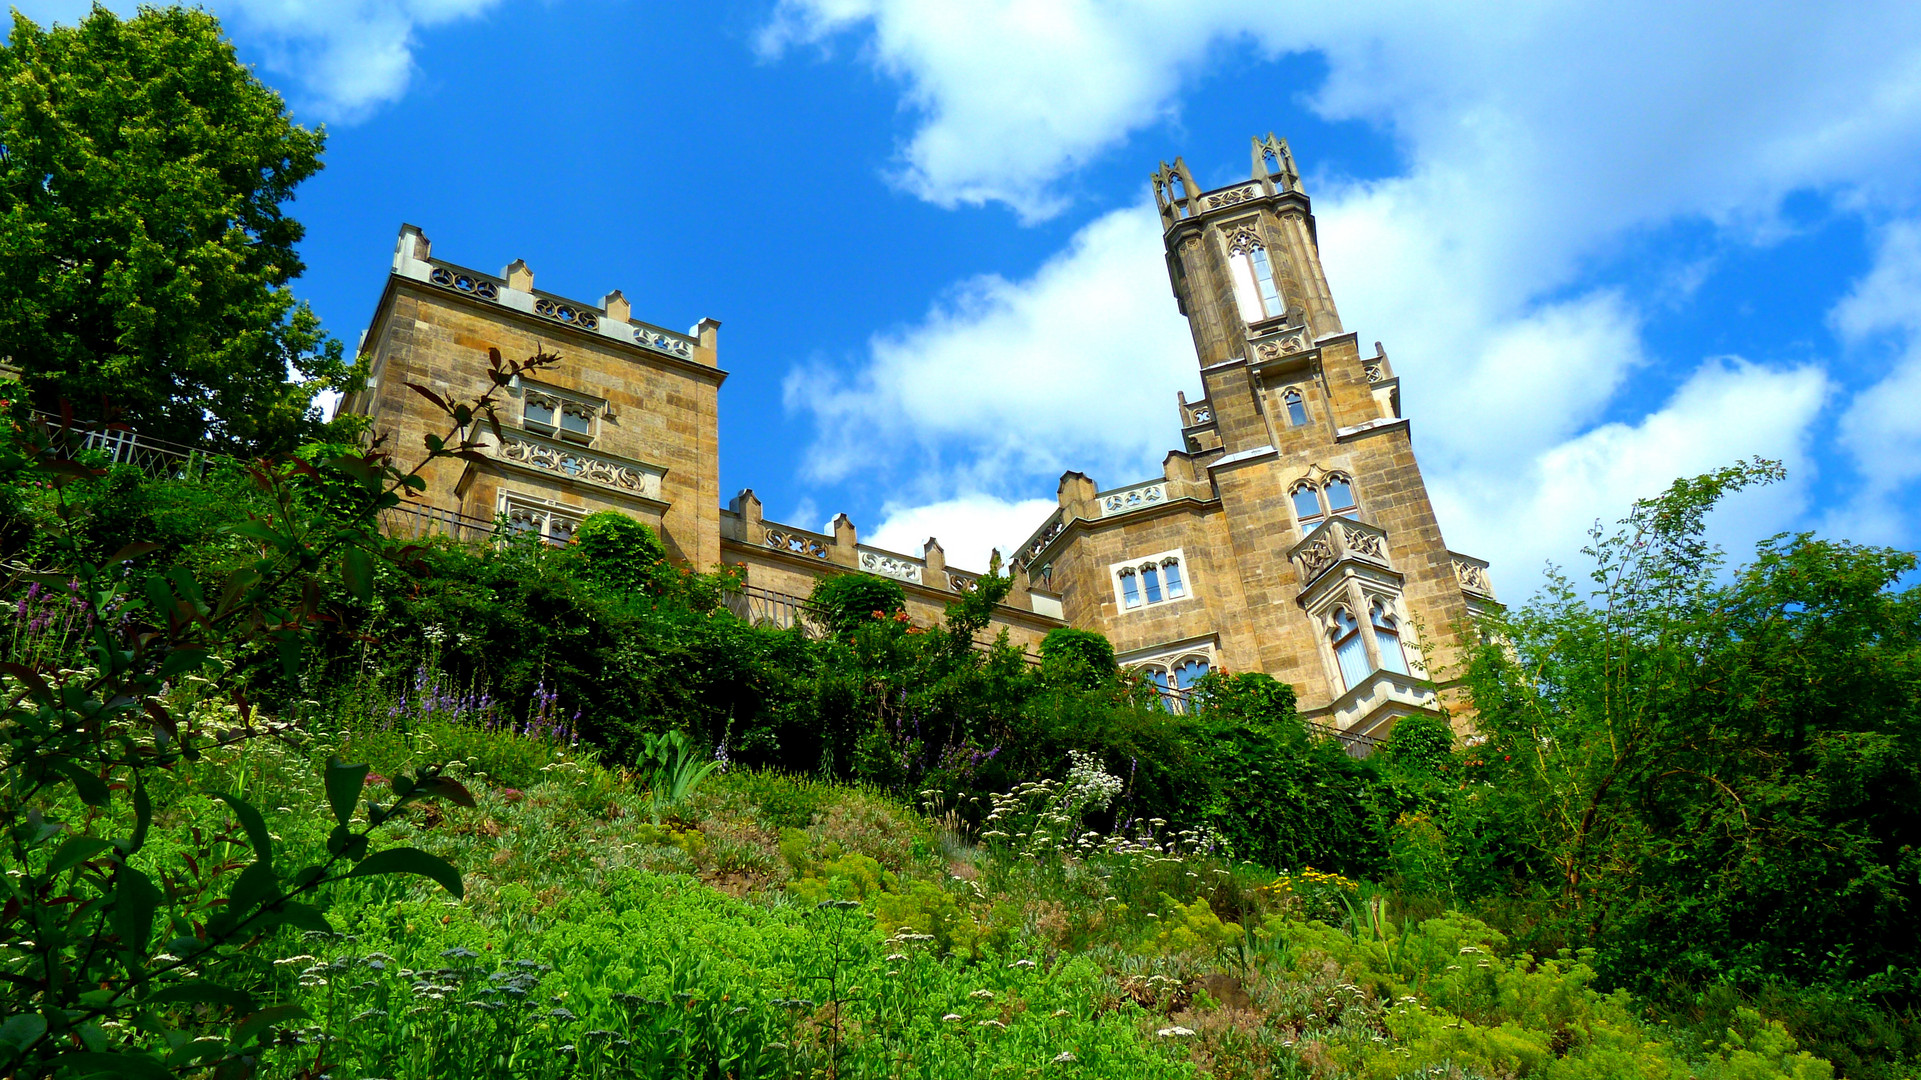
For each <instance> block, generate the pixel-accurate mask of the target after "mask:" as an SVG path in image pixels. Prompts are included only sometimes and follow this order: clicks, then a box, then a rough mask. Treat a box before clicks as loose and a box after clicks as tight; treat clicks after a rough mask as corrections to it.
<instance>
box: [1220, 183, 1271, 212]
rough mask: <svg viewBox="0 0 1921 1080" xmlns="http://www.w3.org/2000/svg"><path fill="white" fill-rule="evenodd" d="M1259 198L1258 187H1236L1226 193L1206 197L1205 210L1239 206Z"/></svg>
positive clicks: (1254, 185)
mask: <svg viewBox="0 0 1921 1080" xmlns="http://www.w3.org/2000/svg"><path fill="white" fill-rule="evenodd" d="M1260 197H1261V187H1260V185H1259V184H1249V185H1247V186H1246V187H1237V188H1233V189H1231V190H1228V191H1223V192H1219V193H1218V194H1214V195H1209V196H1208V197H1207V208H1208V209H1209V210H1219V209H1220V208H1221V207H1223V206H1239V205H1240V204H1242V203H1244V202H1251V201H1253V200H1255V199H1258V198H1260Z"/></svg>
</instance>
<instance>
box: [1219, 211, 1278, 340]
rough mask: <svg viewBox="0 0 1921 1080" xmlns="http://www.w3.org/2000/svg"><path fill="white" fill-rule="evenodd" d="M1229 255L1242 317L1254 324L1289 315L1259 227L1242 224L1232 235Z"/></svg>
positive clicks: (1235, 294) (1229, 236)
mask: <svg viewBox="0 0 1921 1080" xmlns="http://www.w3.org/2000/svg"><path fill="white" fill-rule="evenodd" d="M1227 258H1228V262H1229V263H1230V264H1231V265H1232V266H1233V269H1234V298H1235V300H1236V301H1237V302H1238V303H1239V304H1240V308H1241V318H1243V319H1246V320H1247V321H1248V322H1251V323H1252V322H1260V321H1262V320H1264V319H1272V318H1274V317H1276V316H1279V315H1285V314H1287V304H1286V303H1285V302H1284V301H1283V300H1282V299H1281V292H1280V289H1279V288H1278V287H1277V286H1276V285H1275V284H1274V265H1273V263H1272V262H1270V261H1269V259H1268V254H1267V244H1266V243H1265V242H1264V241H1262V240H1261V233H1260V228H1259V226H1256V225H1254V224H1252V223H1250V224H1247V225H1242V226H1241V227H1240V228H1238V229H1235V230H1234V231H1233V232H1232V233H1230V234H1228V238H1227Z"/></svg>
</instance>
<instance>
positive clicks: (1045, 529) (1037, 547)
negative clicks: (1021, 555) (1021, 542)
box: [1023, 510, 1067, 559]
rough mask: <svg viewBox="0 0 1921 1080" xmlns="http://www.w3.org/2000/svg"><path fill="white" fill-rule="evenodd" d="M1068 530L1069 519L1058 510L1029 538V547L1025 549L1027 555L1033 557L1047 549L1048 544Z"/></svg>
mask: <svg viewBox="0 0 1921 1080" xmlns="http://www.w3.org/2000/svg"><path fill="white" fill-rule="evenodd" d="M1066 531H1067V521H1066V520H1065V519H1064V518H1062V517H1061V512H1060V511H1059V510H1056V511H1054V513H1053V516H1051V517H1049V518H1048V519H1047V524H1045V525H1042V526H1041V527H1040V530H1039V531H1037V532H1036V533H1034V535H1033V536H1032V537H1030V538H1029V539H1028V541H1027V547H1026V548H1024V549H1023V550H1024V551H1026V553H1027V557H1028V558H1029V559H1032V558H1033V557H1034V556H1036V555H1039V554H1040V553H1041V552H1043V551H1046V550H1047V545H1049V544H1051V543H1053V542H1054V541H1055V539H1057V538H1058V537H1059V536H1060V534H1061V533H1063V532H1066Z"/></svg>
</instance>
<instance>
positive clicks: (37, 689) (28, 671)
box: [0, 661, 53, 705]
mask: <svg viewBox="0 0 1921 1080" xmlns="http://www.w3.org/2000/svg"><path fill="white" fill-rule="evenodd" d="M0 671H3V672H5V673H7V674H8V675H11V676H13V677H14V678H16V679H19V680H20V681H21V682H23V683H25V684H27V691H28V692H29V693H31V694H32V695H33V697H34V700H36V701H39V702H41V703H42V704H47V705H51V704H52V703H53V688H52V687H50V686H48V685H47V680H45V679H43V678H41V677H40V673H39V672H37V671H35V670H33V669H32V668H30V667H27V666H26V665H25V664H16V663H13V662H12V661H7V662H5V663H0Z"/></svg>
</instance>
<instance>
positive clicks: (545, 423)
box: [520, 386, 601, 443]
mask: <svg viewBox="0 0 1921 1080" xmlns="http://www.w3.org/2000/svg"><path fill="white" fill-rule="evenodd" d="M600 411H601V410H600V407H599V406H598V405H595V404H593V403H592V402H587V401H582V400H579V399H577V398H572V397H567V396H564V395H562V394H559V393H555V392H552V391H549V390H546V389H544V388H540V387H533V386H528V387H526V388H524V389H523V390H522V392H521V407H520V424H521V426H522V427H524V428H526V429H527V430H528V431H532V432H535V433H537V434H541V435H548V436H552V437H555V438H561V439H566V440H568V441H569V442H577V443H591V442H593V441H594V426H595V421H596V420H598V419H599V416H600Z"/></svg>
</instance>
